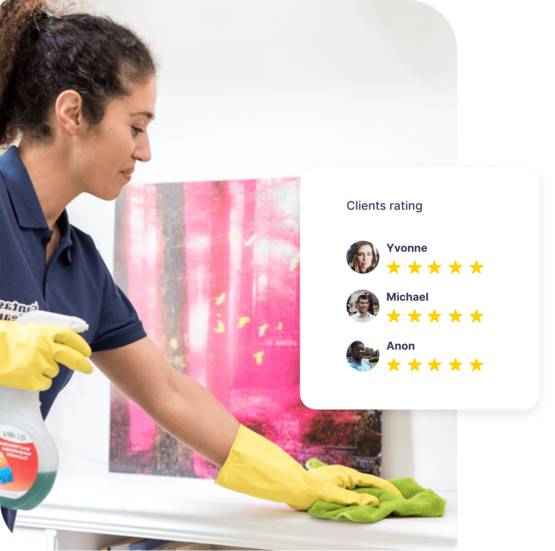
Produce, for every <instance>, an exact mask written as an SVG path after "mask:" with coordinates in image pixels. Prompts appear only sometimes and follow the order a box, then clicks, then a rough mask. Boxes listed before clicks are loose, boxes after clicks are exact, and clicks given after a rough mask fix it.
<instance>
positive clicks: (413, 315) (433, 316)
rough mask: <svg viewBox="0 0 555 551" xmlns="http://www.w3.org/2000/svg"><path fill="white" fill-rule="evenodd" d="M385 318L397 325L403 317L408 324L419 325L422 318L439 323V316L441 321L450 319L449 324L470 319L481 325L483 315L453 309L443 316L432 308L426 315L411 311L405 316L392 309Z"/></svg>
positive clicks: (476, 312) (478, 312)
mask: <svg viewBox="0 0 555 551" xmlns="http://www.w3.org/2000/svg"><path fill="white" fill-rule="evenodd" d="M387 316H388V317H389V323H399V320H400V319H401V318H402V319H405V317H408V319H409V321H410V323H420V321H421V320H420V318H421V317H423V319H424V321H425V320H426V316H428V318H429V320H428V321H429V322H430V323H434V322H435V323H439V322H440V318H441V316H444V317H443V318H441V319H447V320H448V317H450V318H451V323H461V321H462V320H463V319H468V318H471V319H472V323H482V318H483V316H484V314H483V312H480V311H478V310H477V309H476V310H474V312H469V313H467V314H465V313H463V312H459V311H458V310H457V309H456V308H455V310H453V311H452V312H448V313H447V314H445V315H444V314H442V313H441V312H438V311H437V310H436V309H435V308H434V309H433V310H432V311H431V312H428V313H422V312H417V311H416V310H413V311H412V312H406V313H405V314H403V313H401V312H397V311H396V310H395V309H393V310H391V312H389V313H388V314H387ZM447 316H448V317H447Z"/></svg>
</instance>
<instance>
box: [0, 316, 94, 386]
mask: <svg viewBox="0 0 555 551" xmlns="http://www.w3.org/2000/svg"><path fill="white" fill-rule="evenodd" d="M90 355H91V349H90V346H89V345H88V344H87V341H85V339H83V337H80V336H79V335H78V334H77V333H75V331H73V330H71V329H66V328H62V327H56V326H54V325H36V324H32V323H29V324H23V323H17V322H14V321H0V386H8V387H12V388H19V389H22V390H46V389H48V388H50V386H51V385H52V379H53V378H54V377H56V375H57V374H58V372H59V371H60V367H59V366H58V362H59V363H61V364H63V365H65V366H67V367H69V368H70V369H74V370H77V371H81V372H82V373H91V372H92V364H91V363H90V362H89V361H88V360H87V358H88V357H89V356H90Z"/></svg>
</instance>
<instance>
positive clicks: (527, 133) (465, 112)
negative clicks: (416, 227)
mask: <svg viewBox="0 0 555 551" xmlns="http://www.w3.org/2000/svg"><path fill="white" fill-rule="evenodd" d="M122 3H123V2H122ZM429 3H430V4H431V5H433V6H436V7H437V8H438V9H439V10H440V11H442V13H443V14H444V15H445V16H446V17H447V18H448V19H449V21H450V23H451V25H452V26H453V28H454V30H455V33H456V35H457V41H458V48H459V57H458V67H459V84H458V89H459V99H458V108H459V161H460V162H461V163H468V164H480V163H485V164H505V163H517V164H524V165H530V166H532V167H534V168H535V169H536V170H537V171H538V172H539V174H540V177H542V179H543V182H544V192H543V193H544V201H543V212H544V232H543V235H544V241H543V250H544V251H545V262H544V265H543V274H544V278H543V281H544V288H543V297H544V300H543V303H544V311H543V316H544V322H545V325H544V330H543V337H544V348H543V384H542V390H543V392H542V395H541V398H540V403H539V404H538V405H537V406H536V407H535V408H534V409H533V410H531V411H528V412H497V413H492V412H489V413H481V412H476V413H464V414H460V415H459V444H458V460H459V478H458V479H459V496H460V504H459V505H460V533H459V537H460V543H459V546H458V548H459V549H461V550H464V551H481V550H488V551H489V550H491V549H504V550H507V551H513V550H515V551H516V550H519V551H520V550H521V549H533V550H535V549H547V548H549V545H550V541H551V532H552V528H551V525H552V518H553V507H552V495H553V482H552V479H551V473H552V469H553V465H554V464H555V461H554V454H553V449H554V447H553V423H554V420H555V411H554V408H555V406H554V403H553V400H554V398H555V397H554V395H553V375H552V373H551V371H550V370H549V369H547V367H548V366H552V364H553V359H554V358H553V354H552V350H551V346H550V345H548V342H547V341H548V336H550V335H552V333H553V314H552V308H553V291H552V288H553V286H552V281H553V276H554V274H553V254H552V250H553V245H554V244H553V234H554V227H553V222H552V213H553V208H554V206H555V205H554V201H553V185H555V170H554V168H553V128H554V127H555V116H554V109H553V101H554V100H553V98H555V85H554V77H553V52H554V51H555V36H554V35H553V32H552V27H553V25H552V21H553V13H552V11H553V10H552V8H551V3H549V2H545V1H544V0H528V1H527V2H502V1H501V0H465V1H464V2H463V1H461V0H430V2H429ZM118 4H119V2H118ZM137 4H138V3H136V4H135V5H137ZM164 4H170V2H164ZM171 4H173V5H175V3H173V2H172V3H171ZM157 5H159V4H157ZM337 5H338V6H339V5H342V2H340V1H339V0H337ZM137 11H140V9H139V8H137ZM167 17H168V18H171V10H170V11H169V12H168V14H167ZM201 54H202V52H199V55H201ZM256 175H258V174H256ZM170 177H173V176H172V175H170ZM178 177H183V176H181V175H179V176H178ZM97 212H98V211H97ZM103 212H104V213H108V214H109V213H110V212H111V211H110V208H109V207H106V208H105V210H104V211H103ZM548 215H550V217H551V218H549V217H548ZM111 230H112V228H110V226H109V225H106V227H105V228H103V229H101V230H100V234H102V232H104V236H105V239H106V240H107V241H109V239H110V237H109V236H110V235H111ZM95 236H96V237H97V238H98V239H99V240H102V235H101V236H100V237H99V232H97V233H95ZM109 250H110V248H109V247H108V252H109ZM98 405H99V407H103V408H106V407H107V406H108V404H107V398H106V396H103V395H101V397H100V400H98ZM431 417H432V415H430V418H431ZM70 421H71V419H68V421H67V422H68V423H70ZM411 423H412V421H411V418H410V415H409V414H405V415H400V416H399V417H397V418H396V419H394V420H392V422H391V423H389V424H388V426H387V427H386V429H387V430H393V431H394V430H396V429H397V428H401V429H402V428H403V427H406V426H410V425H411ZM87 428H88V427H87ZM447 428H448V427H446V430H445V433H447ZM426 436H428V437H429V438H430V440H431V445H433V444H434V442H435V439H434V438H433V436H432V435H431V434H429V433H427V432H425V431H424V432H423V433H422V439H421V440H422V441H423V440H424V439H425V438H426ZM386 444H387V443H386ZM423 446H426V442H425V441H423ZM386 451H387V450H386ZM394 459H395V460H396V461H397V462H398V463H399V465H398V467H399V468H402V466H403V463H404V458H402V457H400V456H397V457H394ZM430 459H431V458H430V457H426V456H424V455H422V454H421V455H420V460H419V461H421V462H423V463H426V464H427V465H429V463H430ZM445 461H450V458H445V457H439V458H437V461H436V462H435V463H436V466H438V467H439V466H441V465H442V464H443V463H444V462H445Z"/></svg>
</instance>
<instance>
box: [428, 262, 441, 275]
mask: <svg viewBox="0 0 555 551" xmlns="http://www.w3.org/2000/svg"><path fill="white" fill-rule="evenodd" d="M428 268H430V273H431V274H439V269H440V268H441V264H438V263H437V262H436V261H435V260H434V261H433V263H432V264H428Z"/></svg>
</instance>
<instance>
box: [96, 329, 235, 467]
mask: <svg viewBox="0 0 555 551" xmlns="http://www.w3.org/2000/svg"><path fill="white" fill-rule="evenodd" d="M92 360H93V362H94V363H95V364H96V365H97V366H98V367H99V368H100V369H101V370H102V372H103V373H104V374H105V375H106V376H107V377H108V378H109V379H110V380H111V381H112V382H113V383H114V384H115V385H117V386H118V387H119V388H120V389H121V390H122V391H123V392H124V393H125V394H126V395H127V396H129V398H131V399H132V400H133V401H134V402H136V403H137V404H138V405H140V406H141V407H142V408H143V409H144V410H145V411H146V412H147V413H148V414H149V415H150V416H151V417H152V418H153V419H154V420H155V421H156V422H157V423H158V424H159V425H160V426H161V427H162V428H164V429H165V430H167V431H168V432H170V433H171V434H173V436H175V437H176V438H178V439H179V440H181V441H182V442H184V443H185V444H187V445H188V446H190V447H191V448H193V449H195V450H196V451H198V452H199V453H200V454H201V455H203V456H204V457H206V458H207V459H208V460H209V461H212V462H213V463H215V464H216V465H222V464H223V463H224V461H225V460H226V458H227V456H228V454H229V450H230V449H231V445H232V444H233V441H234V439H235V436H236V435H237V431H238V430H239V422H238V421H237V420H236V419H235V417H233V415H231V413H229V411H227V410H226V409H225V408H224V406H223V405H222V404H221V403H220V402H219V401H218V400H217V399H216V398H215V397H214V396H213V395H212V394H211V393H210V392H209V391H208V390H206V389H205V388H204V387H203V386H201V385H199V384H198V383H196V382H195V381H193V380H191V379H189V378H188V377H187V376H186V375H183V374H181V373H178V372H177V371H176V370H175V369H174V368H173V367H172V365H171V364H170V363H169V362H168V361H167V360H166V358H164V356H163V355H162V353H161V352H160V351H159V350H158V348H156V345H155V344H154V343H153V342H152V341H151V340H150V339H149V338H148V337H145V338H144V339H141V340H140V341H137V342H134V343H132V344H129V345H127V346H122V347H120V348H115V349H113V350H105V351H102V352H95V353H94V354H93V355H92Z"/></svg>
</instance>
